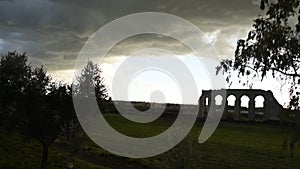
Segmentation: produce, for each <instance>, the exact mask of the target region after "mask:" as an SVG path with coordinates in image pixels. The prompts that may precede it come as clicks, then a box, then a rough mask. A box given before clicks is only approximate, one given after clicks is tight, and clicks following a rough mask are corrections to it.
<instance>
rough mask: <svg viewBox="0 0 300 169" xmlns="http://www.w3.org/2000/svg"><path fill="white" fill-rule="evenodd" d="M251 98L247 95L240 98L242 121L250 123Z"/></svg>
mask: <svg viewBox="0 0 300 169" xmlns="http://www.w3.org/2000/svg"><path fill="white" fill-rule="evenodd" d="M249 103H250V97H249V96H248V95H246V94H244V95H242V96H241V97H240V105H239V106H240V116H241V118H240V120H242V121H248V116H249Z"/></svg>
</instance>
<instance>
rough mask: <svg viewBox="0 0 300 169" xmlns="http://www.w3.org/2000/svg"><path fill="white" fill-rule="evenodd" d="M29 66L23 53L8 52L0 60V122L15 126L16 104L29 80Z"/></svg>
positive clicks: (10, 126)
mask: <svg viewBox="0 0 300 169" xmlns="http://www.w3.org/2000/svg"><path fill="white" fill-rule="evenodd" d="M30 74H31V67H30V66H29V65H27V56H26V54H25V53H23V54H19V53H17V52H16V51H15V52H8V53H7V54H6V55H3V56H2V57H1V60H0V124H1V125H2V126H5V127H8V128H10V129H12V128H15V127H17V125H16V124H17V120H18V116H17V112H16V104H18V103H17V101H18V100H19V99H18V98H20V97H21V96H22V95H23V94H24V92H25V88H26V86H27V84H28V82H29V79H30Z"/></svg>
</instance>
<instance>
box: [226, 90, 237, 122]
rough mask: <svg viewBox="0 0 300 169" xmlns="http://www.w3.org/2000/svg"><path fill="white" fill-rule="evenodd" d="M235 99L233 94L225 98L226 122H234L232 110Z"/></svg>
mask: <svg viewBox="0 0 300 169" xmlns="http://www.w3.org/2000/svg"><path fill="white" fill-rule="evenodd" d="M236 99H237V97H236V96H235V95H234V94H229V95H228V96H227V105H226V106H227V109H226V112H224V113H226V119H227V120H230V121H232V120H234V109H235V105H236Z"/></svg>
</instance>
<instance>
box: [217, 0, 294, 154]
mask: <svg viewBox="0 0 300 169" xmlns="http://www.w3.org/2000/svg"><path fill="white" fill-rule="evenodd" d="M299 7H300V1H299V0H278V1H269V0H261V5H260V9H261V10H262V11H263V12H264V13H263V14H262V15H260V16H258V18H257V19H255V20H254V24H253V30H251V31H249V33H248V37H247V38H246V39H240V40H239V41H238V42H237V47H236V51H235V57H234V59H233V60H224V61H222V62H221V65H220V66H219V67H218V68H217V72H219V71H220V70H222V71H223V72H226V73H227V75H228V77H227V81H228V83H229V84H231V83H232V78H231V77H232V75H233V74H232V73H233V72H235V71H236V72H238V73H239V74H238V77H240V76H246V77H247V81H248V80H250V79H253V78H260V79H261V80H263V79H264V78H265V77H266V76H267V74H268V72H269V73H270V74H271V75H272V76H273V77H274V78H277V79H278V80H279V81H285V83H287V84H289V85H290V104H289V109H290V110H299V98H300V95H299V94H300V93H299V86H300V55H299V50H300V14H299V13H300V9H299ZM240 83H243V84H247V83H245V82H242V81H240ZM251 86H252V84H250V85H249V87H251ZM284 113H288V114H287V115H285V116H281V117H282V121H285V122H287V121H288V122H290V123H291V124H290V126H292V127H291V130H293V131H292V132H290V133H293V134H292V135H289V136H288V137H286V140H285V141H284V144H286V143H287V142H288V143H289V144H288V145H289V146H284V147H289V148H290V149H291V151H292V152H293V150H294V148H295V147H296V143H297V142H298V140H299V139H300V128H299V127H300V119H299V117H298V116H300V115H299V113H298V112H296V111H285V112H284Z"/></svg>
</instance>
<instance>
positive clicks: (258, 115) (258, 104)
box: [254, 95, 265, 122]
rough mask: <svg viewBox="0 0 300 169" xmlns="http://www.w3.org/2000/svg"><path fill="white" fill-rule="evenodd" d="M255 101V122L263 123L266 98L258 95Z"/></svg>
mask: <svg viewBox="0 0 300 169" xmlns="http://www.w3.org/2000/svg"><path fill="white" fill-rule="evenodd" d="M254 101H255V121H258V122H262V121H263V117H264V102H265V98H264V97H263V96H262V95H258V96H256V97H255V99H254Z"/></svg>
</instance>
